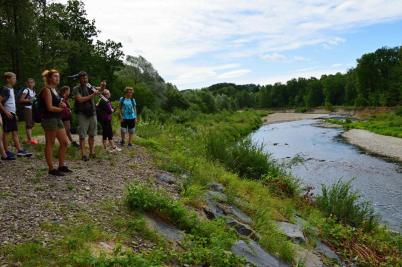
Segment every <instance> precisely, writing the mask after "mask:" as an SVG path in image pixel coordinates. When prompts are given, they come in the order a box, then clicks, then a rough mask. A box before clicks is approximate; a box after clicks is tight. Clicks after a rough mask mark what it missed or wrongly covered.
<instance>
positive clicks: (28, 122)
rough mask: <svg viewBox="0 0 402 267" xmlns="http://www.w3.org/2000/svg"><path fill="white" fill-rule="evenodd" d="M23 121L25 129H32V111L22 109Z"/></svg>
mask: <svg viewBox="0 0 402 267" xmlns="http://www.w3.org/2000/svg"><path fill="white" fill-rule="evenodd" d="M24 120H25V127H26V128H27V129H32V128H33V126H34V122H33V120H32V109H30V108H24Z"/></svg>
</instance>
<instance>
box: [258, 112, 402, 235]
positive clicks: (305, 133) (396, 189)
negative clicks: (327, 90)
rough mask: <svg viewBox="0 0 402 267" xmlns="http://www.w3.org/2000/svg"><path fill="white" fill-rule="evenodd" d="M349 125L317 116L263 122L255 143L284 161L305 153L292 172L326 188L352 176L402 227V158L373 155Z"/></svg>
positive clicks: (380, 209)
mask: <svg viewBox="0 0 402 267" xmlns="http://www.w3.org/2000/svg"><path fill="white" fill-rule="evenodd" d="M342 133H343V129H339V128H322V127H319V126H318V121H317V120H315V119H304V120H298V121H290V122H280V123H273V124H267V125H263V126H262V127H261V128H260V129H258V130H257V131H256V132H254V133H253V134H252V135H251V138H252V140H253V142H254V143H257V144H262V145H263V146H264V150H265V151H266V152H267V153H270V154H271V155H272V157H273V158H274V159H275V160H277V161H278V162H280V163H286V162H289V161H290V160H291V159H292V158H293V157H295V156H300V157H302V158H303V159H304V161H303V162H302V163H301V164H297V165H294V166H292V167H291V172H292V174H293V175H294V176H296V177H297V178H299V179H300V180H301V182H302V183H303V184H304V185H310V186H313V187H314V188H315V189H314V192H315V193H316V194H317V193H320V189H321V185H322V184H326V185H330V184H333V183H335V182H336V181H338V180H339V179H342V180H345V181H346V180H350V179H351V178H353V177H355V179H354V180H353V182H352V185H353V188H354V189H356V190H359V191H360V193H361V195H362V197H363V198H364V199H365V200H369V201H371V202H372V203H373V206H374V209H375V210H376V212H377V213H378V214H379V215H380V216H381V217H382V220H383V222H384V223H386V224H388V225H389V226H390V227H391V228H392V229H394V230H397V231H400V230H401V222H402V164H401V163H397V162H392V161H390V160H387V159H385V158H379V157H375V156H373V155H369V154H367V153H365V152H364V151H362V150H360V149H359V148H357V147H355V146H353V145H351V144H348V143H347V142H345V140H344V139H343V138H342V137H341V134H342Z"/></svg>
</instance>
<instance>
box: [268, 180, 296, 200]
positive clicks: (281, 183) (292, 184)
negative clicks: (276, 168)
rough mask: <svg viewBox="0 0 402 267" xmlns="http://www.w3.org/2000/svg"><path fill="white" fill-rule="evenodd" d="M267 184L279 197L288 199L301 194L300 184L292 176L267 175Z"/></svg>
mask: <svg viewBox="0 0 402 267" xmlns="http://www.w3.org/2000/svg"><path fill="white" fill-rule="evenodd" d="M264 180H265V184H266V185H268V187H269V188H270V189H271V191H273V192H274V193H277V194H279V195H284V196H286V197H294V196H297V195H298V194H299V192H300V182H299V180H297V179H295V178H294V177H293V176H290V175H277V176H271V175H267V176H265V177H264Z"/></svg>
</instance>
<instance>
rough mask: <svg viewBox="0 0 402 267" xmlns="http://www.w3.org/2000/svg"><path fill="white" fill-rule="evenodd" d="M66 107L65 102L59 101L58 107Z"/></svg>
mask: <svg viewBox="0 0 402 267" xmlns="http://www.w3.org/2000/svg"><path fill="white" fill-rule="evenodd" d="M66 107H67V105H66V103H64V102H60V105H59V108H66Z"/></svg>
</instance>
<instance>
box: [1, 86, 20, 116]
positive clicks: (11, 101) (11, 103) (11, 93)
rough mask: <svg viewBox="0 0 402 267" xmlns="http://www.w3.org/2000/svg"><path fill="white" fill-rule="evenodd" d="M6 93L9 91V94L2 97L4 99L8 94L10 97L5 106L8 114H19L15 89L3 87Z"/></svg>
mask: <svg viewBox="0 0 402 267" xmlns="http://www.w3.org/2000/svg"><path fill="white" fill-rule="evenodd" d="M3 90H4V93H5V92H6V90H7V93H5V94H4V95H3V94H2V96H3V97H4V96H5V95H6V94H7V95H8V99H7V101H6V102H5V103H4V104H3V106H4V109H5V110H6V111H7V112H11V113H13V114H17V107H16V105H15V95H14V89H13V88H8V87H3Z"/></svg>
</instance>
